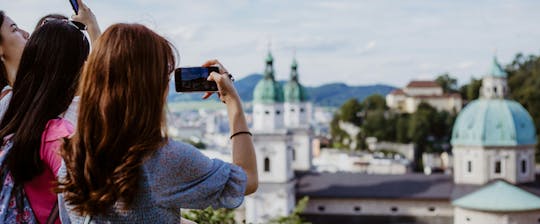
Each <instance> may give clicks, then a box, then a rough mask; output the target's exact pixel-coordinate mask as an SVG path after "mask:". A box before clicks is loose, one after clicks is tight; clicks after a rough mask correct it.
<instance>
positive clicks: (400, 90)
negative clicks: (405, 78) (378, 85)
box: [390, 89, 405, 95]
mask: <svg viewBox="0 0 540 224" xmlns="http://www.w3.org/2000/svg"><path fill="white" fill-rule="evenodd" d="M390 94H392V95H405V92H404V91H403V90H402V89H394V90H393V91H392V92H390Z"/></svg>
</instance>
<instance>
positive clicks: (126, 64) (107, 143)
mask: <svg viewBox="0 0 540 224" xmlns="http://www.w3.org/2000/svg"><path fill="white" fill-rule="evenodd" d="M174 65H175V61H174V54H173V49H172V47H171V45H170V43H169V42H168V41H167V40H165V39H164V38H163V37H161V36H159V35H157V34H156V33H154V32H153V31H151V30H150V29H148V28H146V27H145V26H143V25H139V24H116V25H113V26H111V27H109V28H108V29H107V30H106V31H105V32H104V33H103V35H102V36H101V37H100V38H99V39H98V41H97V42H96V45H95V47H94V49H93V51H92V53H91V54H90V56H89V58H88V61H87V63H86V65H85V68H84V70H83V73H82V77H81V88H80V89H79V91H80V93H81V99H80V108H79V117H78V128H77V131H76V134H75V136H74V137H73V138H72V139H71V140H69V141H67V142H66V143H65V144H64V148H63V150H62V156H63V158H64V160H65V163H66V168H67V177H66V179H65V180H64V181H62V182H61V183H60V186H59V189H58V190H59V191H63V192H64V195H65V199H66V201H67V203H69V204H70V205H73V206H74V210H75V211H76V212H78V213H79V214H81V215H99V214H106V213H107V211H109V209H110V208H111V206H112V205H113V204H114V203H115V202H117V201H120V202H122V203H123V204H124V209H129V207H130V206H131V204H132V202H133V199H134V198H135V197H136V194H137V193H138V190H139V181H140V179H141V178H142V177H141V165H142V163H143V160H144V158H145V157H147V156H149V155H150V154H151V153H152V152H154V151H155V150H157V149H159V148H160V147H162V146H163V145H164V144H165V143H166V141H167V137H166V130H165V127H166V126H165V104H166V93H167V91H168V82H169V75H170V74H171V72H172V70H173V68H174Z"/></svg>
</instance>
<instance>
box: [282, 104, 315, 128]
mask: <svg viewBox="0 0 540 224" xmlns="http://www.w3.org/2000/svg"><path fill="white" fill-rule="evenodd" d="M283 111H284V125H285V127H290V128H296V127H305V126H309V124H310V123H311V116H312V104H311V103H309V102H302V103H290V102H285V103H284V104H283Z"/></svg>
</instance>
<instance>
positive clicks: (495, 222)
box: [454, 207, 540, 224]
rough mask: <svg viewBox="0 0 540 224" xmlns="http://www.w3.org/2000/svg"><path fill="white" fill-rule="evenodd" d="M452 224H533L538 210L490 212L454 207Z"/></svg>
mask: <svg viewBox="0 0 540 224" xmlns="http://www.w3.org/2000/svg"><path fill="white" fill-rule="evenodd" d="M454 213H455V214H454V224H534V223H539V220H540V211H530V212H504V213H492V212H483V211H474V210H468V209H463V208H458V207H456V208H455V212H454Z"/></svg>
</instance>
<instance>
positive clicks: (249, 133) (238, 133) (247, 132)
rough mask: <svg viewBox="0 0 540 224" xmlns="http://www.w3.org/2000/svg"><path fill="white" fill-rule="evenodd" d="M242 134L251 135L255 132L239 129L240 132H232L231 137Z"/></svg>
mask: <svg viewBox="0 0 540 224" xmlns="http://www.w3.org/2000/svg"><path fill="white" fill-rule="evenodd" d="M240 134H248V135H249V136H253V134H251V132H249V131H239V132H236V133H234V134H232V135H231V138H230V139H232V138H233V137H234V136H237V135H240Z"/></svg>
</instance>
